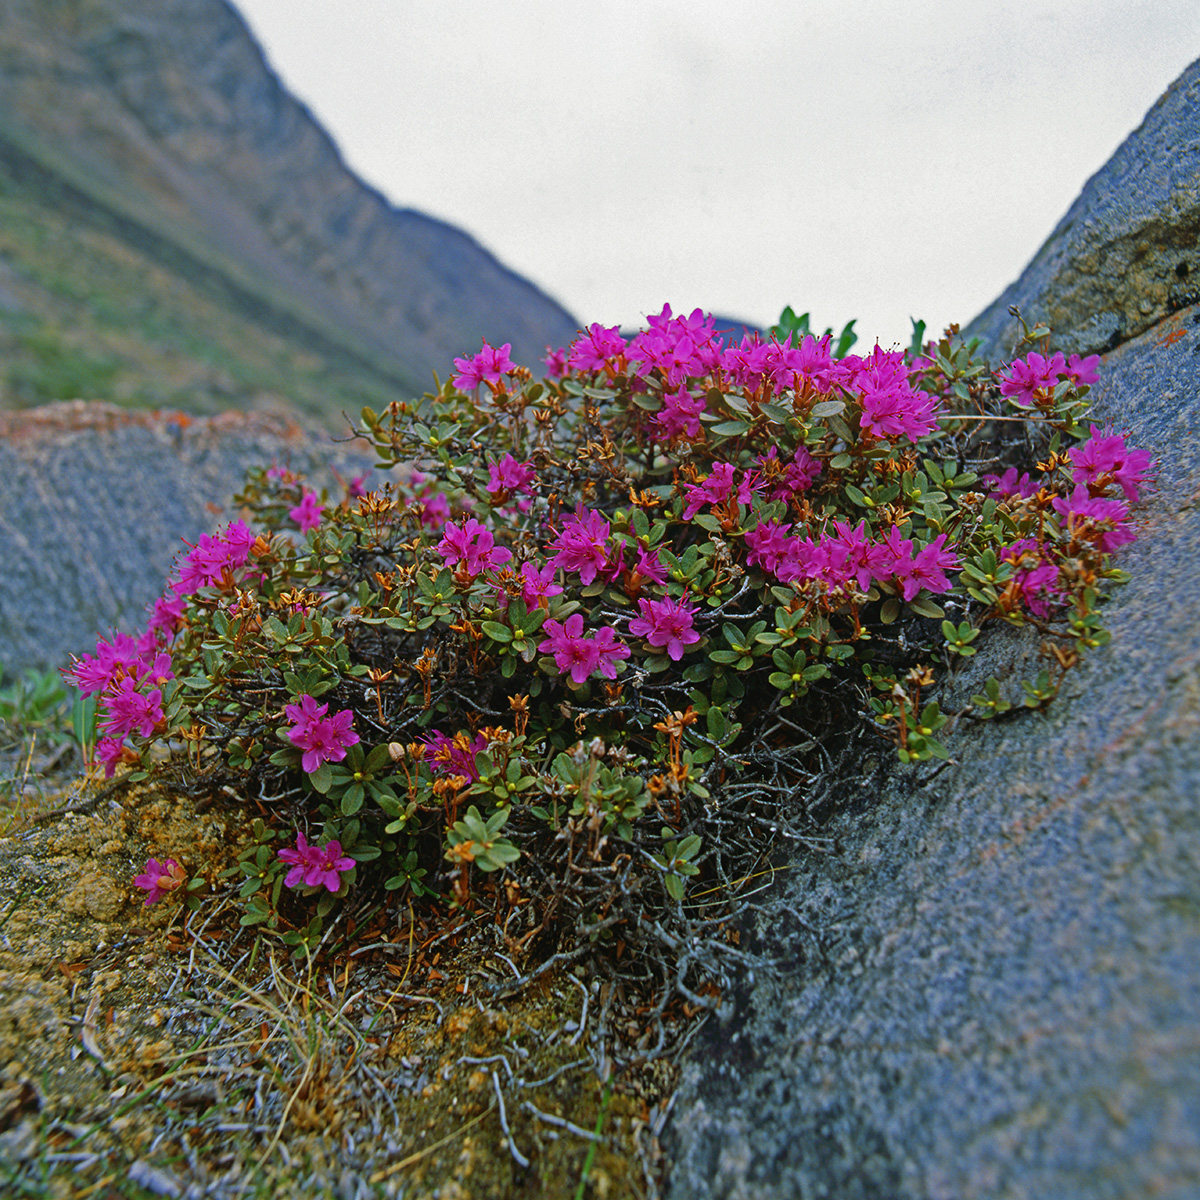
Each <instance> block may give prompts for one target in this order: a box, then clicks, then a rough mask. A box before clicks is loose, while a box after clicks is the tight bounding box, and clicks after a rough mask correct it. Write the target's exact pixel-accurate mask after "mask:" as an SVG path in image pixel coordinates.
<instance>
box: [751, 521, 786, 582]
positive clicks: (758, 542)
mask: <svg viewBox="0 0 1200 1200" xmlns="http://www.w3.org/2000/svg"><path fill="white" fill-rule="evenodd" d="M789 529H791V525H781V524H780V523H779V522H778V521H774V520H772V521H760V522H759V524H758V525H757V526H756V527H755V528H754V529H751V530H750V531H749V532H748V533H747V534H746V548H747V550H748V553H747V555H746V562H747V563H748V564H749V565H750V566H752V567H753V566H760V567H762V569H763V570H764V571H766V572H768V574H771V575H774V574H775V572H776V571H777V570H778V569H779V564H780V563H781V562H783V560H784V559H785V558H786V557H787V552H788V540H789V539H788V536H787V533H788V530H789Z"/></svg>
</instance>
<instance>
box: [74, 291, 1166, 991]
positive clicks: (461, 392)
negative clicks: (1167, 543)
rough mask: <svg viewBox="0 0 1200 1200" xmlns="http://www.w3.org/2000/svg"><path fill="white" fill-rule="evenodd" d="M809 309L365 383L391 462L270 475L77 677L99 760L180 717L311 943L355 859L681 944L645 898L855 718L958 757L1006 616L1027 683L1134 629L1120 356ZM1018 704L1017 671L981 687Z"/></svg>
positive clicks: (775, 803)
mask: <svg viewBox="0 0 1200 1200" xmlns="http://www.w3.org/2000/svg"><path fill="white" fill-rule="evenodd" d="M789 314H790V315H789ZM784 317H785V321H784V326H785V328H779V329H777V330H775V331H773V333H772V335H770V336H767V337H760V336H757V335H755V336H748V337H745V338H743V339H742V340H741V341H740V342H738V343H736V344H726V343H725V342H724V341H723V339H722V338H721V337H720V336H718V335H717V334H716V333H715V332H714V328H713V322H712V319H711V318H710V317H706V316H705V315H704V314H703V313H701V312H700V311H699V310H697V311H695V312H693V313H691V314H690V315H688V316H676V315H674V314H673V313H672V312H671V310H670V307H669V306H668V307H665V308H664V309H663V311H662V312H661V313H660V314H658V315H657V316H655V317H652V318H650V320H649V323H648V326H647V327H646V328H645V329H643V330H641V331H640V332H639V333H637V334H636V335H635V336H633V337H626V336H624V335H623V334H622V333H621V332H620V331H619V330H618V329H606V328H603V327H601V326H600V325H592V326H590V327H589V328H588V329H587V330H584V331H582V332H581V334H580V336H579V338H578V339H577V340H576V341H575V342H574V343H573V344H572V345H571V346H570V347H566V348H563V349H561V350H559V351H555V352H552V353H551V355H550V357H549V359H548V360H547V366H548V374H547V376H546V378H544V379H542V380H537V379H535V378H534V377H533V376H532V375H531V373H530V372H529V371H528V370H526V369H524V368H522V367H518V366H515V365H514V364H513V363H512V362H511V360H510V359H509V356H508V350H509V347H508V346H503V347H501V348H499V349H493V348H492V347H489V346H487V345H486V344H485V345H484V346H483V348H482V349H481V351H480V352H479V353H478V354H476V355H474V356H471V357H464V358H460V359H456V360H455V362H454V367H455V373H454V375H453V376H452V378H451V380H450V381H449V382H447V383H446V384H444V385H440V386H438V387H437V389H436V390H435V391H434V392H431V393H429V394H427V395H426V396H424V397H422V398H421V399H420V400H419V401H415V402H412V403H402V402H396V403H393V404H392V405H390V406H389V408H388V409H387V410H386V411H384V412H382V413H376V412H373V411H371V410H369V409H364V410H363V412H362V414H361V420H360V422H359V423H358V424H357V425H356V426H355V428H354V430H353V433H354V434H355V435H356V436H358V437H360V438H363V439H366V440H367V442H369V444H370V445H371V446H372V447H373V449H374V452H375V454H376V456H377V464H376V470H378V471H380V472H382V473H383V479H382V482H380V484H379V485H378V486H377V487H376V488H375V489H374V490H370V491H367V490H365V487H366V485H365V484H364V482H363V481H362V480H361V479H357V480H355V481H354V484H355V487H354V488H353V489H351V488H347V495H346V497H345V498H344V499H342V501H341V502H340V503H333V502H330V501H329V500H328V498H327V497H324V496H322V497H318V496H317V495H316V494H315V493H314V492H312V491H311V490H309V489H308V488H307V487H305V485H304V482H303V481H302V480H300V479H298V478H296V477H295V476H292V475H291V474H290V473H288V472H286V471H283V470H281V469H279V468H272V469H270V470H258V471H256V472H253V473H252V475H251V477H250V479H249V481H248V484H247V487H246V490H245V491H244V493H243V494H242V495H241V496H240V497H239V498H238V499H239V502H240V503H241V504H242V505H243V508H244V512H245V516H246V521H235V522H233V523H232V524H230V525H229V526H228V527H227V528H226V529H224V530H223V531H221V532H219V533H217V534H215V535H212V536H206V537H202V538H201V539H200V541H199V542H198V543H197V545H196V546H195V547H193V548H192V549H191V551H190V553H188V554H187V555H186V556H185V557H184V558H183V559H182V560H181V561H180V562H179V564H178V565H177V568H176V571H175V573H174V576H173V578H172V580H171V581H170V583H169V585H168V587H167V590H166V592H165V594H164V596H163V597H162V599H161V600H159V601H158V603H157V604H156V605H155V607H154V611H153V615H152V617H151V620H150V623H149V625H148V628H147V629H146V631H145V632H144V633H143V634H142V635H141V636H140V637H138V638H132V637H128V636H126V635H121V634H117V635H115V636H114V637H113V638H112V639H111V641H103V640H102V641H100V642H99V643H98V644H97V647H96V652H95V654H94V655H91V654H89V655H85V656H84V657H83V659H82V660H80V661H78V662H77V663H76V664H75V666H74V667H73V668H72V669H71V670H70V671H69V673H68V674H69V676H70V677H71V678H72V679H73V681H74V682H75V683H76V685H77V686H78V687H79V688H80V690H81V691H82V692H83V693H84V694H85V695H92V696H95V697H96V698H97V701H98V712H99V717H100V726H99V728H100V730H101V731H102V732H103V734H104V737H103V738H102V739H101V740H100V742H99V745H98V748H97V751H96V755H97V759H98V760H99V762H100V763H102V764H103V766H104V770H105V772H106V774H109V775H111V774H113V772H114V771H115V770H116V769H117V767H118V766H120V765H121V764H128V765H129V766H132V767H134V768H135V771H134V772H133V774H132V776H131V777H133V778H136V777H139V776H140V775H141V773H142V772H145V771H147V770H149V769H150V766H151V762H152V759H151V750H152V748H153V747H155V746H156V745H158V746H167V747H168V748H170V749H171V750H172V751H173V753H172V754H171V756H170V760H169V767H168V769H169V770H171V771H173V772H174V774H175V776H176V780H177V784H178V786H181V787H184V788H186V789H190V790H193V791H196V792H200V791H213V790H215V789H217V788H219V787H221V786H227V787H228V786H232V787H233V788H234V790H235V791H236V792H237V794H239V795H241V796H243V797H245V799H246V801H247V803H251V804H255V805H256V806H257V808H258V811H259V812H260V813H261V814H263V815H265V814H266V813H267V812H268V811H269V812H270V816H271V822H272V824H273V826H274V827H273V828H272V827H271V826H270V825H268V824H267V823H265V822H264V821H262V820H260V821H259V822H258V823H257V824H256V840H255V842H254V844H253V845H251V847H250V848H249V849H248V850H246V851H244V852H243V853H242V855H241V857H240V860H239V862H238V863H236V864H234V865H233V866H232V867H231V868H230V872H228V874H231V875H240V876H241V877H242V887H241V892H242V898H243V900H244V901H245V903H246V915H245V917H243V922H244V923H246V924H260V925H265V926H266V927H267V928H268V929H272V930H280V931H283V936H284V937H285V939H286V940H289V941H290V942H291V944H293V945H296V946H298V947H300V948H301V949H302V948H303V947H305V946H308V945H310V944H311V943H312V939H313V938H315V937H317V936H318V935H319V934H320V930H321V918H322V917H325V916H327V915H328V914H329V913H330V912H332V911H333V905H334V904H335V903H336V901H337V899H338V897H340V896H342V895H344V894H346V892H347V891H348V890H349V889H350V888H351V887H353V888H355V889H358V888H362V887H376V888H380V889H383V890H385V891H387V890H391V891H403V892H406V893H407V894H408V895H409V896H412V897H421V896H426V895H430V894H438V895H443V896H446V897H447V898H448V899H449V901H450V903H451V904H452V905H453V906H463V905H479V904H486V905H490V906H491V908H492V909H493V910H494V911H495V912H496V914H497V921H498V922H499V923H500V924H501V925H502V927H503V930H504V936H505V937H506V938H507V939H508V940H509V941H510V943H511V944H512V946H513V948H514V949H519V950H523V949H524V948H525V947H526V945H527V944H528V943H529V942H530V941H532V940H533V939H535V938H537V937H538V936H539V935H547V936H550V935H551V934H552V933H553V930H554V929H555V928H558V927H559V926H561V924H562V919H563V916H564V914H567V915H571V916H573V917H574V920H575V926H574V927H575V931H576V936H577V937H582V936H584V935H585V934H586V937H587V938H590V939H592V940H595V939H596V938H605V937H607V938H616V939H617V940H618V942H619V944H620V945H624V944H626V943H627V942H629V941H631V940H634V939H635V938H636V937H639V936H640V937H650V936H651V934H650V933H647V932H645V930H647V929H651V928H652V929H653V930H654V931H656V932H654V933H653V936H655V937H658V936H659V935H661V937H662V939H668V940H669V937H670V936H671V935H670V934H669V931H668V927H667V925H663V924H661V923H656V922H658V921H659V918H655V919H654V920H653V921H651V923H650V925H646V924H645V923H644V921H645V917H646V914H647V913H648V912H658V913H662V912H669V911H676V912H678V911H680V910H678V909H677V908H676V909H675V910H672V908H671V906H672V905H677V904H678V902H679V901H681V900H684V899H685V897H686V889H687V883H688V881H689V880H692V879H695V878H697V877H700V876H701V875H702V874H703V875H704V877H706V878H711V879H712V880H713V881H715V883H717V884H718V885H722V884H723V885H725V886H726V887H727V888H730V889H733V887H734V883H733V881H735V880H736V879H739V878H740V877H741V876H742V875H743V874H745V873H746V872H747V871H748V870H749V869H752V864H753V863H754V862H756V861H758V859H759V858H760V857H761V854H762V852H763V844H762V843H763V838H764V836H765V831H767V830H770V829H775V828H776V827H777V825H776V824H773V822H776V823H778V822H781V821H782V822H786V820H787V819H788V814H789V813H792V814H800V813H802V812H803V811H804V810H805V807H806V804H807V803H808V800H809V799H810V798H811V796H812V795H813V793H814V790H815V787H816V783H815V781H816V780H817V778H818V775H819V766H818V764H819V755H820V754H822V753H824V754H826V755H828V754H830V753H831V748H832V747H834V746H835V745H836V744H837V740H838V739H839V738H842V739H845V738H846V737H850V736H852V730H853V729H854V727H855V725H856V724H857V723H858V722H859V721H860V720H861V716H860V714H863V713H865V714H866V716H867V719H868V723H869V727H870V728H872V729H874V730H875V731H876V732H877V733H879V734H881V735H882V736H884V737H887V738H888V739H890V740H891V741H892V743H893V744H894V745H895V748H896V752H897V754H898V756H899V759H900V760H901V761H902V762H905V763H911V762H919V761H922V760H925V759H928V758H930V757H931V756H936V757H941V758H945V757H947V756H948V749H947V747H946V745H945V732H946V729H947V723H948V721H949V720H950V719H951V715H949V714H945V713H943V712H941V710H940V708H939V704H938V702H937V700H936V699H935V698H933V697H932V696H931V692H932V691H934V689H935V688H936V685H937V680H938V677H939V672H940V670H941V669H942V668H944V667H946V666H947V665H950V664H952V663H953V662H954V660H955V658H956V656H958V657H969V656H970V655H972V654H974V653H975V650H976V646H975V645H974V643H975V642H976V640H977V638H978V637H979V635H980V630H981V628H982V627H983V626H984V625H985V624H986V623H988V622H990V621H996V620H1001V621H1006V622H1010V623H1013V624H1017V625H1030V626H1033V627H1035V628H1036V629H1037V630H1039V631H1040V633H1041V634H1042V635H1043V637H1044V639H1045V648H1046V654H1047V662H1048V665H1047V668H1046V670H1045V671H1043V672H1042V673H1041V675H1040V676H1039V678H1038V680H1036V681H1034V682H1032V683H1028V684H1026V685H1025V692H1024V695H1023V696H1021V697H1017V699H1018V700H1020V701H1022V702H1023V703H1024V704H1027V705H1029V706H1037V705H1040V704H1042V703H1044V702H1046V700H1048V699H1049V698H1050V697H1051V696H1052V695H1053V694H1054V691H1055V690H1056V687H1057V681H1058V678H1059V677H1060V675H1061V673H1062V671H1063V670H1065V669H1066V668H1067V667H1069V666H1070V665H1071V664H1072V663H1073V662H1074V661H1075V659H1076V657H1077V656H1078V654H1079V653H1080V652H1081V651H1082V650H1083V649H1086V648H1089V647H1094V646H1098V645H1101V644H1103V643H1104V642H1105V641H1106V640H1107V637H1108V635H1107V633H1106V631H1104V630H1103V628H1102V626H1101V623H1100V614H1099V605H1100V602H1101V588H1102V584H1103V582H1104V581H1106V580H1117V579H1119V578H1120V577H1121V573H1120V572H1119V571H1118V570H1116V569H1115V568H1114V567H1113V566H1112V563H1111V559H1110V556H1111V555H1112V553H1113V551H1114V550H1116V549H1117V548H1118V547H1119V546H1121V545H1122V544H1123V543H1125V542H1127V541H1129V540H1131V539H1132V537H1133V533H1132V531H1131V529H1130V526H1129V514H1130V505H1131V504H1132V503H1133V502H1134V501H1136V499H1137V496H1138V493H1139V490H1140V488H1141V486H1142V485H1143V482H1144V480H1145V477H1146V474H1147V472H1148V470H1149V466H1150V464H1149V458H1148V456H1147V455H1146V454H1145V453H1144V452H1142V451H1139V450H1136V449H1130V448H1129V447H1127V446H1126V444H1125V442H1124V440H1123V439H1122V438H1121V437H1120V436H1119V435H1118V434H1117V433H1115V432H1114V431H1112V430H1106V429H1099V428H1097V427H1096V426H1094V425H1090V424H1089V423H1088V422H1087V419H1086V406H1087V405H1086V395H1087V391H1088V386H1089V384H1091V383H1092V382H1094V381H1095V378H1096V368H1097V364H1098V359H1097V358H1095V357H1094V356H1093V357H1092V358H1088V359H1084V360H1080V359H1078V358H1077V357H1072V358H1071V359H1070V360H1066V359H1064V358H1063V356H1062V355H1061V354H1052V355H1047V354H1044V353H1040V352H1038V351H1030V352H1029V353H1027V354H1026V355H1025V357H1024V358H1021V359H1018V360H1016V361H1015V362H1013V363H1012V364H1011V366H1009V367H1008V368H1007V369H1006V370H1005V371H1002V372H1000V373H999V374H998V375H993V374H992V373H991V372H990V371H989V370H988V369H987V367H986V366H985V364H983V363H982V362H979V361H976V360H974V359H973V358H972V350H973V349H974V347H973V346H970V345H964V344H963V343H962V341H961V339H960V338H958V337H957V330H956V329H954V328H952V329H951V330H949V331H947V334H946V336H945V337H943V338H942V339H941V340H940V341H938V342H937V343H936V344H934V343H929V344H925V345H922V344H921V342H920V330H921V329H923V326H921V327H919V328H918V330H917V333H916V336H915V337H914V345H913V346H912V347H911V348H910V349H909V350H907V351H886V350H883V349H881V348H880V347H878V346H876V347H875V348H874V349H873V350H872V351H871V352H870V353H869V354H866V355H864V356H856V355H852V354H850V353H848V351H849V348H850V345H851V344H852V342H853V334H852V332H851V328H850V326H847V328H846V330H844V331H843V335H842V337H841V339H840V341H839V344H838V346H836V347H835V346H834V345H833V340H832V334H826V335H825V336H824V337H821V338H817V337H814V336H812V335H811V334H809V333H808V332H807V317H805V318H802V319H801V318H796V317H795V314H793V313H791V310H790V309H789V310H787V311H786V312H785V314H784ZM851 324H852V323H851ZM1045 332H1046V331H1044V330H1041V329H1037V330H1034V331H1032V334H1030V344H1035V345H1036V344H1040V341H1041V339H1042V337H1043V335H1044V334H1045ZM793 334H795V337H793V336H792V335H793ZM980 466H982V467H985V468H990V470H987V471H986V472H985V473H983V474H982V475H981V474H979V473H977V470H976V468H977V467H980ZM246 522H250V523H246ZM322 698H324V699H323V702H320V703H319V702H318V701H320V700H322ZM1012 704H1013V700H1012V699H1009V698H1007V697H1005V696H1004V695H1003V694H1002V690H1001V688H1000V685H999V683H998V682H997V681H995V680H990V681H989V682H988V683H987V685H986V686H985V688H984V690H983V692H982V693H981V694H980V695H978V696H976V697H975V698H974V701H973V702H972V706H971V708H970V709H969V710H967V714H966V715H970V716H974V717H984V718H987V717H992V716H995V715H998V714H1000V713H1002V712H1004V711H1006V710H1007V709H1008V708H1010V707H1012ZM958 715H962V714H958ZM297 830H298V831H297ZM314 830H318V831H319V832H317V833H314V832H312V831H314ZM306 831H307V832H306ZM281 836H282V837H283V839H284V840H286V841H294V845H295V848H294V849H281V850H273V849H272V847H271V844H270V843H271V841H272V840H273V839H274V838H277V837H281ZM309 839H311V843H310V840H309ZM318 843H320V844H319V845H318ZM180 870H181V869H180ZM169 878H170V879H173V878H174V876H170V877H169ZM180 878H182V875H180ZM166 879H168V876H166V875H164V873H163V870H162V869H161V868H158V867H157V865H156V864H154V863H153V862H152V863H151V869H148V873H147V875H146V876H145V877H143V879H141V880H139V881H138V885H139V886H143V887H148V886H149V885H150V883H151V881H152V880H160V881H161V880H166ZM174 886H175V884H174V883H169V882H158V883H155V884H154V887H155V889H156V891H152V892H151V899H155V898H158V894H160V893H161V892H162V891H163V889H164V888H166V887H174ZM285 889H286V890H285ZM305 896H312V897H313V898H314V901H315V916H314V915H313V912H312V910H310V909H309V908H308V907H307V906H306V904H305ZM289 897H290V898H289ZM655 897H657V899H655ZM725 911H727V910H725ZM662 920H666V918H665V917H664V918H662ZM556 921H557V922H558V925H557V926H556V925H555V922H556ZM638 930H642V932H641V933H638V932H637V931H638ZM680 979H681V980H682V975H681V976H680ZM680 986H683V985H682V983H681V984H680ZM690 994H691V993H689V995H690ZM697 1002H699V1001H697Z"/></svg>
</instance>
